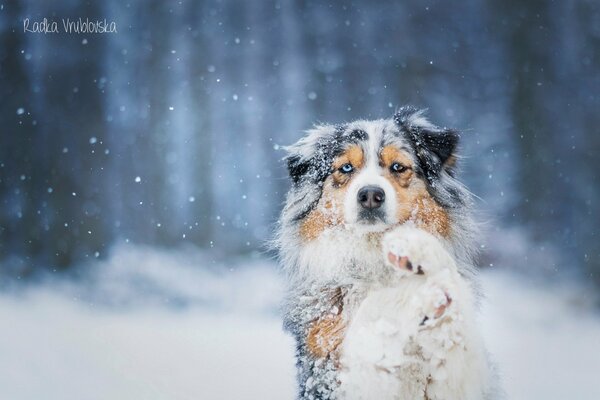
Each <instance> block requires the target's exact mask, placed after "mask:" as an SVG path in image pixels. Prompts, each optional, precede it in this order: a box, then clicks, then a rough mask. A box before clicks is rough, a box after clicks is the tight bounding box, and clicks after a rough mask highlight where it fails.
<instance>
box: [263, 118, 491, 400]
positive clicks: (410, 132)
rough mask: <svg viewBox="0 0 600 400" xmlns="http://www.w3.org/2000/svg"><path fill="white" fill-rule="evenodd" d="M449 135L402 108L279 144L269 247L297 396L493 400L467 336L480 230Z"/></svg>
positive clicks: (478, 341) (473, 331)
mask: <svg viewBox="0 0 600 400" xmlns="http://www.w3.org/2000/svg"><path fill="white" fill-rule="evenodd" d="M458 140H459V134H458V133H457V132H456V131H455V130H452V129H447V128H440V127H438V126H436V125H434V124H432V123H431V122H429V121H428V120H427V118H426V117H425V116H424V111H423V110H419V109H416V108H414V107H403V108H400V109H399V110H398V111H397V112H396V113H395V114H394V115H393V117H392V118H388V119H380V120H372V121H367V120H358V121H355V122H351V123H346V124H341V125H318V126H315V127H314V128H313V129H311V130H309V131H308V132H307V134H306V136H305V137H303V138H302V139H300V140H299V141H298V142H297V143H295V144H294V145H291V146H288V147H286V148H285V150H286V151H287V156H286V158H285V161H286V162H287V167H288V171H289V175H290V177H291V180H292V186H291V189H290V190H289V192H288V194H287V197H286V202H285V206H284V208H283V211H282V213H281V217H280V220H279V225H278V229H277V235H276V239H275V244H276V247H277V249H278V251H279V258H280V263H281V264H282V268H283V270H284V272H285V275H286V280H287V291H286V299H285V305H284V307H285V316H284V327H285V329H286V330H287V331H288V332H290V333H291V334H292V335H293V336H294V338H295V340H296V344H297V351H296V363H297V368H298V383H299V390H298V398H299V399H306V400H308V399H311V400H315V399H378V400H386V399H390V400H391V399H406V400H417V399H423V400H425V399H427V400H442V399H443V400H458V399H461V400H471V399H473V400H475V399H477V400H479V399H492V398H496V392H497V390H496V389H495V383H494V378H493V373H492V367H491V363H490V362H489V361H488V356H487V353H486V351H485V348H484V345H483V341H482V338H481V335H480V334H479V332H478V329H477V323H476V306H477V299H478V286H477V280H476V277H475V268H474V259H475V256H476V250H477V241H476V239H477V237H478V231H477V224H476V223H475V222H474V218H473V217H472V214H473V212H472V209H473V200H472V195H471V194H470V192H469V191H468V190H467V189H466V188H465V186H464V185H463V184H461V183H460V182H459V181H458V180H457V179H456V173H457V166H456V163H457V159H458V156H457V154H456V149H457V145H458Z"/></svg>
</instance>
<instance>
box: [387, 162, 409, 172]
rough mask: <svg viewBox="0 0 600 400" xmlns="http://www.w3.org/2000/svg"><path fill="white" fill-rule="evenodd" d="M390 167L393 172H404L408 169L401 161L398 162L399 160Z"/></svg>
mask: <svg viewBox="0 0 600 400" xmlns="http://www.w3.org/2000/svg"><path fill="white" fill-rule="evenodd" d="M390 169H391V170H392V171H393V172H404V171H406V167H405V166H404V165H402V164H400V163H397V162H395V163H393V164H392V166H391V167H390Z"/></svg>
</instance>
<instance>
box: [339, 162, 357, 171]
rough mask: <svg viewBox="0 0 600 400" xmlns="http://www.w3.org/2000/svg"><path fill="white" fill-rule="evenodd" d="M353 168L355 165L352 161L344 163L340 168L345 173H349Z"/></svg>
mask: <svg viewBox="0 0 600 400" xmlns="http://www.w3.org/2000/svg"><path fill="white" fill-rule="evenodd" d="M353 170H354V167H353V166H352V164H350V163H346V164H344V165H342V167H341V168H340V171H342V172H343V173H344V174H349V173H350V172H352V171H353Z"/></svg>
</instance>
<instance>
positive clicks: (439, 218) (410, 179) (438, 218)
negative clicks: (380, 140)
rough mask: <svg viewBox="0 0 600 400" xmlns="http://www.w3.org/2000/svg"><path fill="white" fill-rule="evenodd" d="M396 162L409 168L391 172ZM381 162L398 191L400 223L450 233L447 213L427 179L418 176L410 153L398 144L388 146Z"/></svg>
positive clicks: (435, 232) (381, 155)
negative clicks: (434, 195)
mask: <svg viewBox="0 0 600 400" xmlns="http://www.w3.org/2000/svg"><path fill="white" fill-rule="evenodd" d="M395 162H397V163H400V164H401V165H403V166H404V167H406V170H405V171H403V172H401V173H395V172H392V171H391V170H390V167H391V165H392V164H393V163H395ZM380 163H381V166H382V167H383V168H384V170H385V171H386V172H385V177H386V178H387V179H388V181H389V182H390V183H391V184H392V186H393V187H394V191H395V192H396V200H397V217H398V222H399V223H401V224H402V223H404V222H407V221H414V222H415V224H417V226H419V227H421V228H423V229H425V230H426V231H429V232H430V233H433V234H438V235H441V236H443V237H447V236H449V235H450V233H451V232H450V218H449V217H448V213H447V212H446V210H444V208H443V207H441V206H440V205H439V204H438V203H437V202H436V201H435V199H433V198H432V197H431V195H430V194H429V192H428V191H427V186H426V184H425V182H424V181H423V180H421V179H419V178H418V177H417V176H416V174H415V173H414V171H413V164H412V161H411V158H410V156H409V155H408V154H407V153H406V152H405V151H403V150H401V149H399V148H397V147H396V146H386V147H384V148H383V149H382V151H381V154H380Z"/></svg>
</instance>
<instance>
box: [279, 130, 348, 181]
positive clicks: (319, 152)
mask: <svg viewBox="0 0 600 400" xmlns="http://www.w3.org/2000/svg"><path fill="white" fill-rule="evenodd" d="M335 133H336V127H335V126H332V125H318V126H316V127H314V128H313V129H310V130H308V131H307V134H306V136H304V137H303V138H302V139H300V140H298V141H297V142H296V143H294V144H293V145H291V146H285V147H284V150H285V151H287V153H288V154H287V156H286V157H285V162H286V163H287V168H288V172H289V174H290V178H292V182H293V183H294V184H299V183H301V182H303V181H305V180H307V179H308V180H310V181H315V180H316V181H318V180H320V179H321V178H322V177H323V176H326V175H327V173H328V171H329V168H330V165H328V164H327V162H326V161H325V157H324V156H325V154H323V151H324V143H327V142H329V141H330V139H331V137H332V136H333V135H335ZM326 164H327V165H326Z"/></svg>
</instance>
